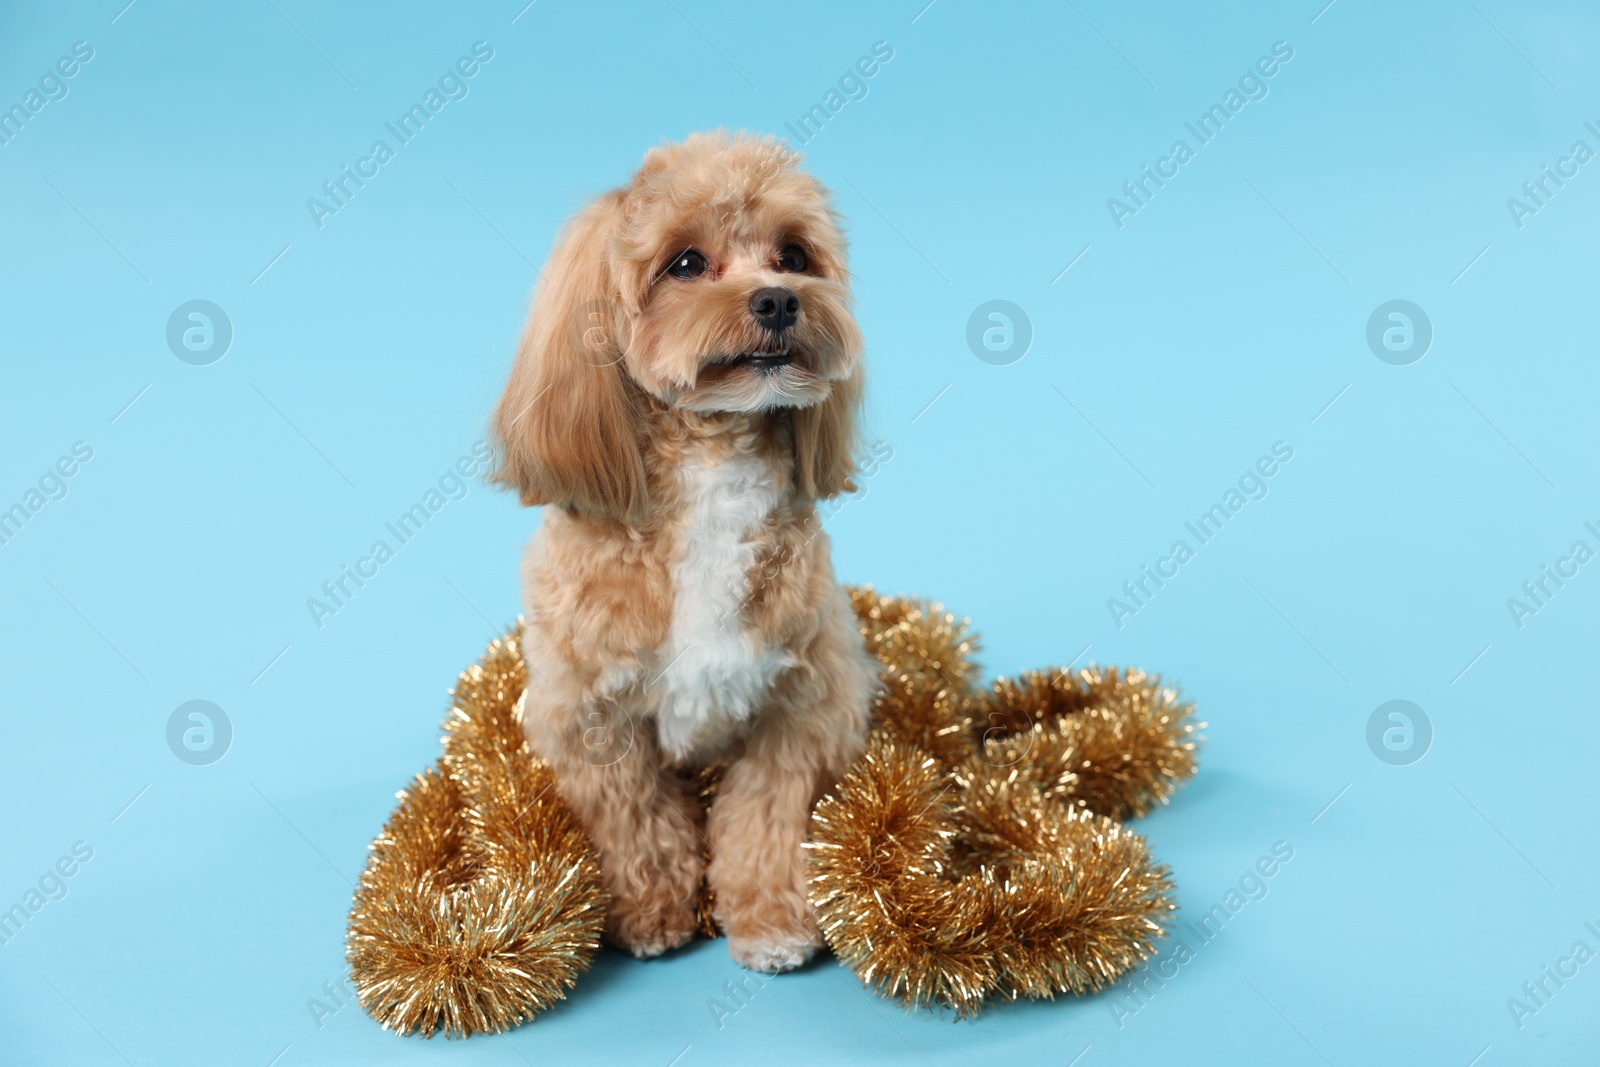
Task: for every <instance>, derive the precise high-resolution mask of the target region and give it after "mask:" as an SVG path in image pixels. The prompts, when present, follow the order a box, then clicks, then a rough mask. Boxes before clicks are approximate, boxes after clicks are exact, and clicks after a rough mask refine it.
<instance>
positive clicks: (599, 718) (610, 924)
mask: <svg viewBox="0 0 1600 1067" xmlns="http://www.w3.org/2000/svg"><path fill="white" fill-rule="evenodd" d="M530 692H531V691H530ZM525 714H526V718H525V721H526V722H527V724H528V734H529V740H530V741H531V742H532V743H533V746H534V749H535V751H537V752H539V753H540V754H541V755H543V756H544V757H545V759H546V760H547V761H548V762H549V763H550V765H551V767H552V769H553V770H554V771H555V772H556V789H557V792H559V793H560V794H561V798H562V799H563V800H564V801H566V803H567V804H568V805H569V806H570V807H571V808H572V810H573V811H574V813H575V814H576V815H577V816H578V819H579V821H580V822H582V823H583V827H584V830H585V831H587V832H588V834H589V839H590V841H591V842H592V843H593V844H594V846H595V849H596V851H597V852H599V854H600V870H601V874H602V876H603V878H604V880H605V886H606V890H607V891H608V892H609V893H610V894H611V903H610V904H609V905H608V906H607V908H606V938H607V940H609V941H610V942H611V943H612V944H615V945H617V946H618V947H620V948H624V949H627V950H628V951H629V952H631V953H633V954H634V955H635V956H638V957H640V958H641V959H642V958H645V957H648V956H656V955H660V954H661V953H663V952H665V951H667V950H668V949H671V948H676V947H677V946H679V945H682V944H684V943H685V942H687V941H689V940H690V939H691V938H693V937H694V935H695V931H696V925H697V924H696V909H697V907H698V904H699V899H700V880H701V876H702V875H703V873H704V864H703V863H702V861H701V856H700V849H701V840H702V837H701V830H700V828H699V827H698V825H697V821H698V820H699V818H700V811H699V802H698V800H697V798H696V797H695V795H694V792H693V790H692V788H691V787H690V786H689V784H688V783H687V782H685V781H684V780H683V779H681V778H680V777H679V776H678V775H676V774H674V773H672V772H671V771H670V770H669V769H667V768H665V767H664V766H663V763H662V759H661V750H660V746H659V744H658V743H657V740H656V736H655V730H654V729H653V724H652V723H651V722H650V721H649V720H647V719H642V718H641V717H640V716H638V715H636V714H633V713H630V712H629V711H627V710H625V709H624V708H623V707H621V706H619V705H617V704H616V703H614V702H607V701H593V702H590V703H589V704H588V705H587V706H586V707H585V709H584V710H583V711H582V712H580V713H579V715H578V716H577V717H576V719H574V718H573V717H572V713H571V711H570V710H565V711H562V710H559V709H555V708H549V709H535V708H529V709H528V710H527V712H526V713H525Z"/></svg>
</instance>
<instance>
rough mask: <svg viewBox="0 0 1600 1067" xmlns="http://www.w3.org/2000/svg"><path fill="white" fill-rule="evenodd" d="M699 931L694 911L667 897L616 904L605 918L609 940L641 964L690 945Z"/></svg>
mask: <svg viewBox="0 0 1600 1067" xmlns="http://www.w3.org/2000/svg"><path fill="white" fill-rule="evenodd" d="M696 929H697V923H696V920H695V909H694V907H693V906H691V905H689V904H686V903H685V902H683V901H681V900H677V899H675V898H672V897H669V896H668V895H666V894H659V895H654V896H651V897H647V898H633V899H618V900H613V901H612V903H611V907H610V908H609V909H608V911H607V914H606V939H607V940H609V941H610V942H611V943H612V944H614V945H616V946H617V947H618V948H621V949H625V950H627V951H628V952H631V953H633V955H634V956H636V957H638V958H639V959H641V960H643V959H649V958H650V957H651V956H659V955H661V954H662V953H663V952H667V951H669V950H670V949H675V948H677V947H678V946H680V945H685V944H688V943H689V942H690V941H691V940H693V938H694V935H695V932H696Z"/></svg>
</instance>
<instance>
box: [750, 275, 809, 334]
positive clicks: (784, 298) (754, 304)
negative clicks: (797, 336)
mask: <svg viewBox="0 0 1600 1067" xmlns="http://www.w3.org/2000/svg"><path fill="white" fill-rule="evenodd" d="M750 314H752V315H754V316H755V317H756V321H757V322H759V323H760V324H761V325H762V327H763V328H765V329H768V330H772V331H774V332H776V331H778V330H787V329H788V328H789V327H791V326H793V325H794V320H795V319H796V317H798V316H799V314H800V298H799V297H798V296H795V295H794V290H793V289H787V288H785V287H783V286H781V285H770V286H768V287H767V288H765V289H757V290H756V291H755V292H753V293H751V294H750Z"/></svg>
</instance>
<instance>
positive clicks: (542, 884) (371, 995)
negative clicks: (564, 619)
mask: <svg viewBox="0 0 1600 1067" xmlns="http://www.w3.org/2000/svg"><path fill="white" fill-rule="evenodd" d="M523 669H524V668H523V665H522V657H521V655H520V653H519V652H518V651H517V643H516V635H515V634H514V633H513V634H511V635H508V636H507V637H506V638H502V639H500V640H497V641H495V642H494V643H493V644H491V645H490V646H489V650H488V651H487V652H486V653H485V655H484V658H483V661H482V662H480V663H479V664H477V665H476V666H474V667H471V668H469V669H468V670H467V671H466V672H464V673H463V674H462V676H461V679H460V681H459V682H458V684H457V686H456V691H455V694H454V696H455V700H454V706H453V708H452V710H451V715H450V718H449V720H448V721H447V723H446V736H445V754H444V755H443V756H442V757H441V758H440V761H439V766H438V767H437V768H435V769H433V770H430V771H428V772H426V773H425V774H422V775H420V776H418V777H417V779H415V780H414V781H413V783H412V785H411V787H410V788H408V789H407V790H406V791H404V792H402V793H401V794H400V803H399V805H398V806H397V807H396V809H395V812H394V814H393V815H392V816H391V817H390V820H389V823H388V825H386V826H385V827H384V830H383V832H382V833H381V834H380V835H379V836H378V838H377V840H376V841H374V842H373V845H372V851H371V856H370V857H369V859H368V862H367V867H366V870H365V871H363V873H362V875H361V883H360V886H359V887H358V888H357V890H356V894H355V901H354V904H353V906H352V908H351V912H350V929H349V934H348V938H347V942H346V956H347V958H348V960H349V963H350V970H351V978H352V980H353V981H354V983H355V985H356V990H357V995H358V997H359V999H360V1001H361V1005H362V1007H363V1008H365V1009H366V1010H367V1012H368V1013H369V1014H371V1015H372V1016H373V1017H374V1018H375V1019H377V1020H378V1021H379V1022H380V1023H382V1024H383V1025H384V1026H385V1027H392V1028H393V1029H395V1030H397V1031H399V1032H400V1033H402V1034H410V1033H419V1034H421V1035H423V1036H424V1037H432V1036H433V1035H434V1034H435V1033H438V1032H443V1033H444V1034H446V1035H447V1036H451V1037H457V1036H467V1035H470V1034H475V1033H483V1032H488V1031H499V1030H504V1029H507V1028H508V1027H511V1026H515V1025H517V1024H518V1023H520V1022H523V1021H524V1020H527V1019H530V1018H532V1017H533V1016H534V1015H535V1014H537V1013H538V1012H540V1011H543V1010H545V1009H546V1008H548V1007H550V1006H551V1005H552V1004H554V1003H555V1002H556V1001H558V1000H561V999H563V998H564V997H565V996H566V991H567V990H568V989H571V988H572V986H573V984H574V983H575V982H576V981H577V978H578V975H579V974H581V973H582V972H583V971H584V970H585V969H586V968H587V967H588V965H589V961H590V960H592V959H593V957H594V954H595V952H596V950H597V949H598V948H599V942H600V931H601V929H602V927H603V925H604V916H605V892H604V889H603V888H602V886H601V881H600V867H599V864H598V862H597V861H596V859H595V856H594V850H593V849H592V848H591V847H590V845H589V842H588V839H587V838H586V837H585V836H584V834H583V831H582V829H581V827H580V826H579V825H578V822H577V820H576V818H575V817H574V816H573V815H572V814H571V812H569V811H568V810H567V809H566V808H565V807H564V806H563V805H562V804H561V801H560V799H559V798H558V797H557V796H556V793H555V790H554V788H553V787H554V784H555V778H554V776H553V775H552V774H551V772H550V770H549V768H548V767H546V766H545V765H544V764H543V763H541V762H539V761H538V760H535V759H534V758H533V757H532V756H531V755H530V754H529V753H528V751H527V749H526V746H525V743H524V742H523V739H522V727H521V722H520V717H519V714H518V710H517V706H516V705H517V699H518V697H519V696H520V695H521V692H522V690H523V682H524V675H523V673H522V672H523Z"/></svg>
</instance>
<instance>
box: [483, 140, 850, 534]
mask: <svg viewBox="0 0 1600 1067" xmlns="http://www.w3.org/2000/svg"><path fill="white" fill-rule="evenodd" d="M799 164H800V157H799V155H797V154H796V153H794V152H791V151H789V149H788V148H786V147H784V146H783V145H782V144H781V143H778V142H775V141H773V140H772V139H771V138H756V137H752V136H749V135H744V134H739V135H733V136H729V135H727V134H724V133H721V132H718V133H712V134H696V135H694V136H692V137H690V138H689V139H687V140H686V141H684V142H683V143H681V144H669V145H663V146H661V147H659V148H654V149H652V150H651V151H650V152H649V154H647V155H646V156H645V159H644V163H643V165H641V166H640V168H639V170H638V172H637V173H635V174H634V176H633V180H632V182H630V183H629V184H628V185H627V186H625V187H624V188H621V189H615V190H612V191H611V192H609V193H606V194H604V195H602V196H601V197H599V198H598V199H597V200H595V201H594V202H593V203H592V204H590V205H589V206H588V207H587V208H585V209H584V210H583V211H582V212H581V213H579V215H578V216H577V217H576V218H575V219H573V220H572V222H571V223H569V224H568V226H567V228H566V230H565V231H564V232H563V234H562V235H561V237H560V238H559V239H558V240H557V242H556V247H555V250H554V252H553V253H552V255H551V257H550V260H549V262H548V263H547V264H546V265H545V268H544V271H543V274H542V280H541V281H540V283H539V287H538V289H537V291H536V293H535V296H534V301H533V310H532V313H531V315H530V316H529V320H528V326H527V330H526V331H525V333H524V335H523V339H522V345H521V348H520V349H519V351H518V353H517V358H516V363H515V365H514V367H513V368H512V371H511V380H510V382H509V383H508V385H507V386H506V391H505V395H504V396H503V397H502V398H501V401H500V405H499V407H498V409H497V410H496V412H495V416H494V432H495V435H496V437H497V443H498V453H499V464H498V467H497V469H496V472H495V475H494V478H495V480H496V481H497V482H499V483H500V484H502V485H505V486H507V487H509V488H513V489H515V490H517V491H518V493H520V495H521V497H522V502H523V503H524V504H560V505H568V506H574V507H577V508H579V509H580V510H583V511H588V512H592V513H597V514H603V515H612V516H616V517H621V518H626V519H640V518H642V517H643V516H644V514H645V513H646V511H647V507H648V501H647V493H646V486H645V474H644V465H643V458H642V455H641V452H640V440H639V419H640V417H641V413H642V410H643V407H644V405H647V404H649V403H651V402H652V400H651V399H650V398H653V400H654V402H658V403H662V404H667V405H671V406H675V407H678V408H682V409H686V410H690V411H696V412H769V411H781V410H784V409H788V410H789V412H790V418H791V420H792V422H793V428H794V441H795V464H796V469H795V475H796V481H797V484H798V485H799V486H800V488H801V489H802V491H804V492H807V493H809V494H810V495H813V496H816V497H828V496H833V495H836V494H838V493H841V492H844V491H846V490H848V489H850V488H851V487H852V486H851V483H850V475H851V474H852V473H853V472H854V470H855V462H854V452H855V448H854V445H855V424H856V413H857V409H858V408H859V406H860V402H861V393H862V369H861V333H860V331H859V330H858V329H857V327H856V324H855V320H854V319H853V318H852V317H851V314H850V290H849V285H848V271H847V269H846V266H845V242H844V237H843V235H842V234H841V233H840V230H839V224H838V218H837V216H836V215H835V214H834V212H833V209H832V207H831V206H830V204H829V201H828V194H827V191H826V190H825V189H823V187H822V186H821V185H820V184H819V183H818V182H817V181H816V180H815V179H814V178H812V177H811V176H810V175H808V174H806V173H805V172H803V171H802V170H800V166H799Z"/></svg>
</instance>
